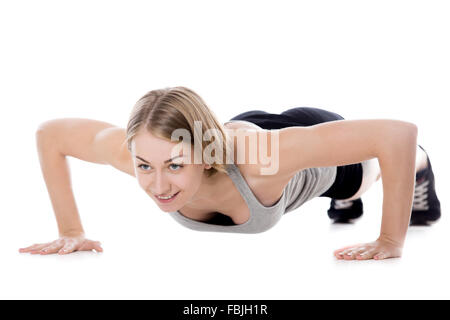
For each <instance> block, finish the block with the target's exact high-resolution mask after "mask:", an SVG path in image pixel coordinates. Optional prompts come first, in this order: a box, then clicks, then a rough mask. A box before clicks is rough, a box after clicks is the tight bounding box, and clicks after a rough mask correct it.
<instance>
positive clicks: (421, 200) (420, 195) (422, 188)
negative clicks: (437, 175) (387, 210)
mask: <svg viewBox="0 0 450 320" xmlns="http://www.w3.org/2000/svg"><path fill="white" fill-rule="evenodd" d="M429 183H430V181H429V180H425V181H424V182H422V183H420V184H417V183H416V185H415V187H414V201H413V210H428V209H429V207H428V200H427V198H428V184H429Z"/></svg>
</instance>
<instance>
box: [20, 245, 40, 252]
mask: <svg viewBox="0 0 450 320" xmlns="http://www.w3.org/2000/svg"><path fill="white" fill-rule="evenodd" d="M41 245H43V243H36V244H33V245H31V246H28V247H25V248H20V249H19V252H28V251H30V250H33V249H34V248H36V247H37V246H41Z"/></svg>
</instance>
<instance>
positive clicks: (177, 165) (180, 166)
mask: <svg viewBox="0 0 450 320" xmlns="http://www.w3.org/2000/svg"><path fill="white" fill-rule="evenodd" d="M171 166H176V167H177V168H178V169H175V170H174V171H178V170H180V168H183V166H182V165H179V164H175V163H171V164H170V166H169V167H171Z"/></svg>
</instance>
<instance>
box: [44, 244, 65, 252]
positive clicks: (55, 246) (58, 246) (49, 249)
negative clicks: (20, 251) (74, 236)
mask: <svg viewBox="0 0 450 320" xmlns="http://www.w3.org/2000/svg"><path fill="white" fill-rule="evenodd" d="M62 247H63V244H62V243H60V242H54V243H52V244H51V245H49V246H47V247H45V248H42V249H41V250H40V254H51V253H56V252H58V251H59V250H60V249H61V248H62Z"/></svg>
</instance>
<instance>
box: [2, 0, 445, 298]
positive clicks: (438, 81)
mask: <svg viewBox="0 0 450 320" xmlns="http://www.w3.org/2000/svg"><path fill="white" fill-rule="evenodd" d="M449 16H450V8H449V7H448V3H447V2H446V1H430V0H427V1H411V0H408V1H392V0H390V1H376V2H375V1H360V0H358V1H320V0H316V1H303V2H301V1H279V0H278V1H261V0H259V1H226V2H225V1H221V2H219V1H193V0H190V1H168V0H164V1H76V2H74V1H71V2H69V1H14V2H13V1H2V2H1V3H0V41H1V50H0V85H1V87H0V88H1V89H0V90H1V93H0V106H1V112H2V116H1V120H0V121H1V126H0V130H1V136H2V152H1V169H0V170H1V177H2V178H1V182H0V183H1V185H0V186H1V194H2V197H1V202H0V209H1V215H0V243H1V254H2V257H1V259H2V261H1V264H0V283H1V286H0V298H3V299H15V298H25V299H50V298H52V299H53V298H60V299H72V298H74V299H316V298H320V299H347V298H357V299H368V298H375V299H399V298H402V299H403V298H405V299H417V298H419V299H431V298H446V299H448V298H450V294H449V290H448V288H449V285H450V280H449V277H448V270H449V267H450V259H449V258H448V247H447V245H448V242H449V238H448V235H447V229H448V227H449V221H448V220H449V219H448V216H447V212H446V210H445V208H446V205H447V203H446V197H445V196H446V195H447V192H448V187H447V185H446V182H447V180H448V178H449V170H448V166H447V163H448V156H449V152H448V143H447V139H446V137H447V136H448V122H447V119H446V115H447V114H448V113H447V112H448V111H447V110H448V107H449V103H450V97H449V88H450V77H449V75H450V63H449V61H450V60H449V58H448V57H450V45H449V41H448V40H449V30H450V20H449V18H448V17H449ZM177 85H181V86H186V87H189V88H191V89H193V90H194V91H196V92H197V93H198V94H200V95H201V96H202V97H203V99H204V100H205V101H206V102H207V104H208V105H209V106H210V107H211V109H212V110H213V111H214V112H215V113H216V115H217V116H218V118H219V119H220V120H221V121H222V122H225V121H226V120H229V119H230V118H231V117H233V116H235V115H237V114H238V113H240V112H243V111H248V110H252V109H263V110H266V111H268V112H282V111H283V110H285V109H287V108H291V107H296V106H310V107H317V108H323V109H326V110H330V111H333V112H337V113H339V114H341V115H342V116H344V117H345V118H346V119H376V118H387V119H400V120H405V121H410V122H413V123H415V124H417V125H418V127H419V137H418V140H419V141H418V142H419V144H421V145H422V146H424V148H425V149H426V150H427V151H428V153H429V156H430V159H431V162H432V165H433V168H434V172H435V176H436V188H437V192H438V196H439V197H440V200H441V205H442V214H443V216H442V219H441V220H440V221H439V222H438V223H437V224H435V225H433V226H431V227H413V228H410V230H409V232H408V236H407V240H406V244H405V248H404V252H403V257H402V258H400V259H388V260H385V261H373V260H371V261H338V260H336V259H335V258H334V256H333V254H332V253H333V251H334V250H335V249H338V248H340V247H343V246H346V245H351V244H355V243H359V242H366V241H373V240H375V239H376V237H377V236H378V232H379V228H380V224H381V201H382V185H381V181H378V183H377V184H375V185H374V187H373V188H372V189H370V190H369V192H368V193H366V194H365V195H364V196H363V202H364V208H365V213H364V215H363V217H362V218H361V219H359V221H357V222H356V223H355V224H353V225H333V224H331V223H330V221H329V219H328V217H327V214H326V210H327V209H328V207H329V199H328V198H317V199H313V200H311V201H310V202H308V203H306V204H305V205H304V206H302V207H301V208H299V209H297V210H296V211H294V212H290V213H288V214H287V215H286V216H285V217H283V218H282V220H281V221H280V222H279V223H278V224H277V225H276V226H275V227H274V228H272V229H271V230H269V231H267V232H265V233H261V234H255V235H245V234H226V233H206V232H196V231H192V230H190V229H186V228H184V227H183V226H181V225H178V224H177V223H176V222H175V221H174V220H173V219H172V218H170V217H169V216H168V215H166V214H164V212H162V211H160V210H159V209H158V207H157V205H156V204H155V203H153V202H152V200H151V199H149V198H148V197H147V196H146V194H145V193H144V192H143V191H142V190H141V189H140V188H139V186H138V184H137V181H136V180H135V179H134V178H132V177H131V176H128V175H126V174H124V173H121V172H119V171H116V170H115V169H113V168H112V167H109V166H105V165H98V164H92V163H87V162H83V161H81V160H78V159H75V158H70V166H71V172H72V183H73V188H74V192H75V196H76V200H77V205H78V209H79V211H80V215H81V218H82V221H83V225H84V228H85V231H86V235H87V237H88V238H90V239H93V240H98V241H101V242H102V245H103V248H104V252H103V253H102V254H98V253H95V252H77V253H74V254H69V255H67V256H57V255H48V256H39V255H30V254H20V253H19V252H18V249H19V248H20V247H25V246H29V245H31V244H33V243H39V242H47V241H51V240H55V239H56V237H57V235H58V234H57V228H56V222H55V219H54V216H53V211H52V208H51V203H50V200H49V198H48V195H47V191H46V188H45V184H44V180H43V178H42V175H41V172H40V167H39V161H38V158H37V153H36V146H35V140H34V139H35V138H34V133H35V130H36V128H37V126H38V125H39V123H41V122H43V121H45V120H48V119H52V118H58V117H84V118H90V119H98V120H102V121H107V122H110V123H113V124H115V125H118V126H121V127H125V126H126V123H127V120H128V116H129V113H130V111H131V108H132V106H133V105H134V103H135V102H136V101H137V100H138V99H139V98H140V97H141V96H142V95H143V94H145V93H146V92H147V91H149V90H152V89H157V88H162V87H166V86H177Z"/></svg>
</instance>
